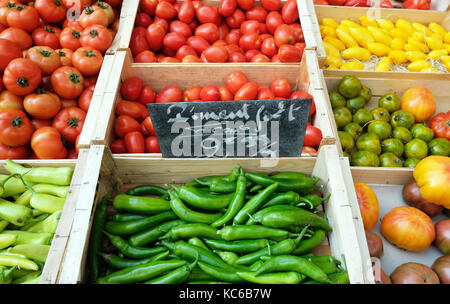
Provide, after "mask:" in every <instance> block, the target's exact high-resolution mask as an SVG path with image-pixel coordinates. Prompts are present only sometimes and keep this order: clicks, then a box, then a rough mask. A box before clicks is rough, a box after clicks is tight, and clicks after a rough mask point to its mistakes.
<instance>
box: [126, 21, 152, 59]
mask: <svg viewBox="0 0 450 304" xmlns="http://www.w3.org/2000/svg"><path fill="white" fill-rule="evenodd" d="M146 34H147V30H146V29H145V27H142V26H137V27H135V28H134V29H133V32H132V33H131V38H130V50H131V54H132V55H133V57H134V56H136V55H137V54H139V53H142V52H143V51H148V50H149V48H150V47H149V45H148V41H147V39H146Z"/></svg>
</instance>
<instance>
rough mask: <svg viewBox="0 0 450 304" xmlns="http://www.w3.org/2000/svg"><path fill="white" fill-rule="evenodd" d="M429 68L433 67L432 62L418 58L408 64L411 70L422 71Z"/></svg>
mask: <svg viewBox="0 0 450 304" xmlns="http://www.w3.org/2000/svg"><path fill="white" fill-rule="evenodd" d="M427 68H431V63H429V62H428V61H426V60H416V61H413V62H411V63H410V64H409V65H408V70H410V71H411V72H420V71H422V70H423V69H427Z"/></svg>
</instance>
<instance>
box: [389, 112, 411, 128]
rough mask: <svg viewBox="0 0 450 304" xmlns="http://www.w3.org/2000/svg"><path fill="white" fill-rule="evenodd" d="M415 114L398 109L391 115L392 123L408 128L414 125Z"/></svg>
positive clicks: (395, 125)
mask: <svg viewBox="0 0 450 304" xmlns="http://www.w3.org/2000/svg"><path fill="white" fill-rule="evenodd" d="M414 122H415V118H414V115H413V114H412V113H411V112H409V111H406V110H398V111H395V112H394V113H392V115H391V125H392V126H393V127H394V128H395V127H405V128H407V129H409V128H411V127H412V126H413V125H414Z"/></svg>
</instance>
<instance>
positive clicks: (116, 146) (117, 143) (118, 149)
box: [111, 138, 128, 154]
mask: <svg viewBox="0 0 450 304" xmlns="http://www.w3.org/2000/svg"><path fill="white" fill-rule="evenodd" d="M111 152H112V153H113V154H125V153H128V151H127V147H126V146H125V140H124V139H123V138H118V139H115V140H114V141H113V142H112V143H111Z"/></svg>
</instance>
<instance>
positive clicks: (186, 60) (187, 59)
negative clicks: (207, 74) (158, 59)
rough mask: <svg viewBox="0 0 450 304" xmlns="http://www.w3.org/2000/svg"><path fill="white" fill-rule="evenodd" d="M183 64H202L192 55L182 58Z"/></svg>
mask: <svg viewBox="0 0 450 304" xmlns="http://www.w3.org/2000/svg"><path fill="white" fill-rule="evenodd" d="M181 62H183V63H195V62H203V61H202V60H201V59H200V58H198V57H197V56H194V55H187V56H184V57H183V60H182V61H181Z"/></svg>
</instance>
